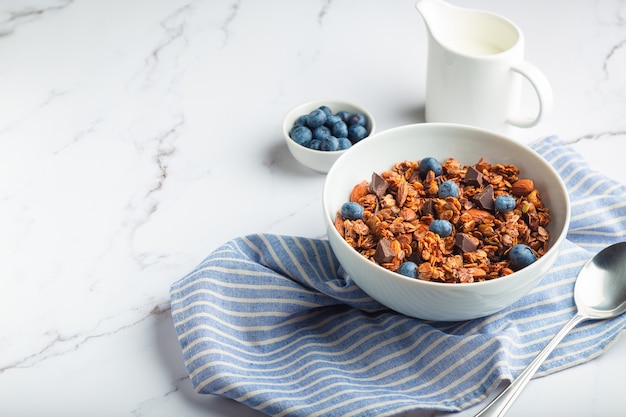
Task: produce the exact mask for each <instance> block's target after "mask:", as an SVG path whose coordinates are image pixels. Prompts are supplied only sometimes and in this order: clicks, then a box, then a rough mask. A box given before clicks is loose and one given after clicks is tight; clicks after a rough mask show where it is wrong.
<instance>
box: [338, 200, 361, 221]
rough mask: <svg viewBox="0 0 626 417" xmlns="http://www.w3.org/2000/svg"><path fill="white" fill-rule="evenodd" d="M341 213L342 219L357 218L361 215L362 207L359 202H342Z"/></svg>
mask: <svg viewBox="0 0 626 417" xmlns="http://www.w3.org/2000/svg"><path fill="white" fill-rule="evenodd" d="M341 215H342V216H343V218H344V219H348V220H358V219H360V218H362V217H363V207H362V206H361V205H360V204H359V203H353V202H348V203H343V205H342V206H341Z"/></svg>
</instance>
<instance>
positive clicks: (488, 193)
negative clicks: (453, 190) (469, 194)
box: [474, 184, 493, 210]
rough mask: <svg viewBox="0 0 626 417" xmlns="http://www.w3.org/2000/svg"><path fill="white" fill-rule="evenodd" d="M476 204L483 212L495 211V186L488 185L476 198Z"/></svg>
mask: <svg viewBox="0 0 626 417" xmlns="http://www.w3.org/2000/svg"><path fill="white" fill-rule="evenodd" d="M474 203H476V205H477V206H478V207H480V208H482V209H483V210H493V186H492V185H491V184H488V185H487V186H486V187H485V188H483V189H482V190H481V191H480V192H479V193H478V194H476V195H475V196H474Z"/></svg>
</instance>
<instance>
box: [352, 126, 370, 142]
mask: <svg viewBox="0 0 626 417" xmlns="http://www.w3.org/2000/svg"><path fill="white" fill-rule="evenodd" d="M366 136H367V129H365V128H364V127H363V126H361V125H350V126H348V139H350V142H352V143H357V142H359V141H360V140H362V139H363V138H365V137H366Z"/></svg>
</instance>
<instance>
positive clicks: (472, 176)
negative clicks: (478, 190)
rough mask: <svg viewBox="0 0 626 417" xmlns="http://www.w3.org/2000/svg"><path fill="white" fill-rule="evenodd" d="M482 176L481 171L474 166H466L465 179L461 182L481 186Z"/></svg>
mask: <svg viewBox="0 0 626 417" xmlns="http://www.w3.org/2000/svg"><path fill="white" fill-rule="evenodd" d="M483 180H484V176H483V174H482V172H480V171H479V170H477V169H476V168H474V167H469V168H467V172H466V173H465V179H464V180H463V182H464V183H465V184H467V185H473V186H474V187H482V185H483Z"/></svg>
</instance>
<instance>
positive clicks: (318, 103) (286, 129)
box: [281, 98, 376, 155]
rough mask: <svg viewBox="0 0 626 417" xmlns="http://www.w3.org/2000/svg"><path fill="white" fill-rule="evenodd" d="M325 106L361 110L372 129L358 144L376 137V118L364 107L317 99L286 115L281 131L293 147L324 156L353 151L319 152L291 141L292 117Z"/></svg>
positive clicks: (306, 102)
mask: <svg viewBox="0 0 626 417" xmlns="http://www.w3.org/2000/svg"><path fill="white" fill-rule="evenodd" d="M329 103H330V104H329ZM333 103H336V104H333ZM323 105H326V106H329V107H330V106H331V105H332V106H334V105H336V106H340V105H348V106H351V107H354V108H355V109H359V112H360V113H363V114H364V115H365V116H366V117H367V119H368V123H369V126H370V128H369V129H368V134H367V136H366V137H365V138H363V139H362V140H361V141H359V142H357V143H360V142H362V141H364V140H366V139H369V138H370V137H372V136H374V135H375V134H376V121H375V120H374V116H373V115H372V113H371V112H370V111H369V110H367V109H366V108H365V107H363V106H362V105H360V104H357V103H355V102H353V101H350V100H342V99H338V98H326V99H315V100H309V101H305V102H303V103H300V104H298V105H296V106H294V107H292V108H291V109H289V111H287V112H286V113H285V115H284V116H283V122H282V124H281V130H282V133H283V137H284V138H285V140H287V141H288V143H293V145H295V146H296V147H297V148H300V149H305V150H307V151H310V152H312V153H318V154H324V155H338V154H341V153H345V152H346V151H347V150H349V149H352V147H350V148H348V149H340V150H336V151H322V150H317V149H311V148H307V147H306V146H303V145H300V144H299V143H298V142H296V141H295V140H293V139H291V136H289V130H290V129H291V127H293V126H288V123H287V122H288V119H289V116H290V115H292V114H293V113H295V112H296V111H300V109H305V108H319V107H320V106H323ZM340 110H341V109H340ZM333 111H334V112H335V113H336V112H337V111H336V110H335V109H333ZM302 114H304V113H302ZM294 120H295V119H294ZM292 123H293V122H292ZM355 145H356V144H353V145H352V146H355Z"/></svg>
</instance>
